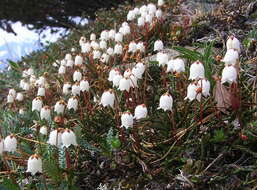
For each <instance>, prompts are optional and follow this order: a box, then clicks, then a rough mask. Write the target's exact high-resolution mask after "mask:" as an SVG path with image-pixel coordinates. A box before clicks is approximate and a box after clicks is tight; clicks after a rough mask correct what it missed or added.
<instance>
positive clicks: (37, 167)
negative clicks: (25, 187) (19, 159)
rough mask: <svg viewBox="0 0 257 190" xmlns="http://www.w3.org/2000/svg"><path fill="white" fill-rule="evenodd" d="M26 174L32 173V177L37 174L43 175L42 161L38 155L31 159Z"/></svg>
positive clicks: (32, 156)
mask: <svg viewBox="0 0 257 190" xmlns="http://www.w3.org/2000/svg"><path fill="white" fill-rule="evenodd" d="M26 172H30V173H31V175H35V174H36V173H37V172H39V173H42V159H41V158H40V157H39V156H38V155H37V154H33V155H31V156H30V157H29V159H28V164H27V171H26Z"/></svg>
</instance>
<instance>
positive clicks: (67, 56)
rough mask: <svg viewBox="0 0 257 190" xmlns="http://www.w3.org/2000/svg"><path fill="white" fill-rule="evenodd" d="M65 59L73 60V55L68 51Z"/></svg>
mask: <svg viewBox="0 0 257 190" xmlns="http://www.w3.org/2000/svg"><path fill="white" fill-rule="evenodd" d="M65 60H67V61H68V60H72V55H71V54H70V53H67V54H66V55H65Z"/></svg>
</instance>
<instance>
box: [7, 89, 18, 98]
mask: <svg viewBox="0 0 257 190" xmlns="http://www.w3.org/2000/svg"><path fill="white" fill-rule="evenodd" d="M8 94H9V95H12V96H13V97H16V90H14V89H13V88H12V89H10V90H9V93H8Z"/></svg>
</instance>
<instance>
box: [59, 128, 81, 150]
mask: <svg viewBox="0 0 257 190" xmlns="http://www.w3.org/2000/svg"><path fill="white" fill-rule="evenodd" d="M62 144H63V146H64V147H67V148H68V147H69V146H70V145H74V146H78V144H77V140H76V135H75V133H74V132H73V131H72V130H70V129H64V131H63V133H62Z"/></svg>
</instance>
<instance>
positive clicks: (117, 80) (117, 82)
mask: <svg viewBox="0 0 257 190" xmlns="http://www.w3.org/2000/svg"><path fill="white" fill-rule="evenodd" d="M122 78H123V77H122V75H121V74H120V73H118V74H116V75H115V76H114V77H113V80H112V83H113V87H118V86H119V85H120V80H121V79H122Z"/></svg>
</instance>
